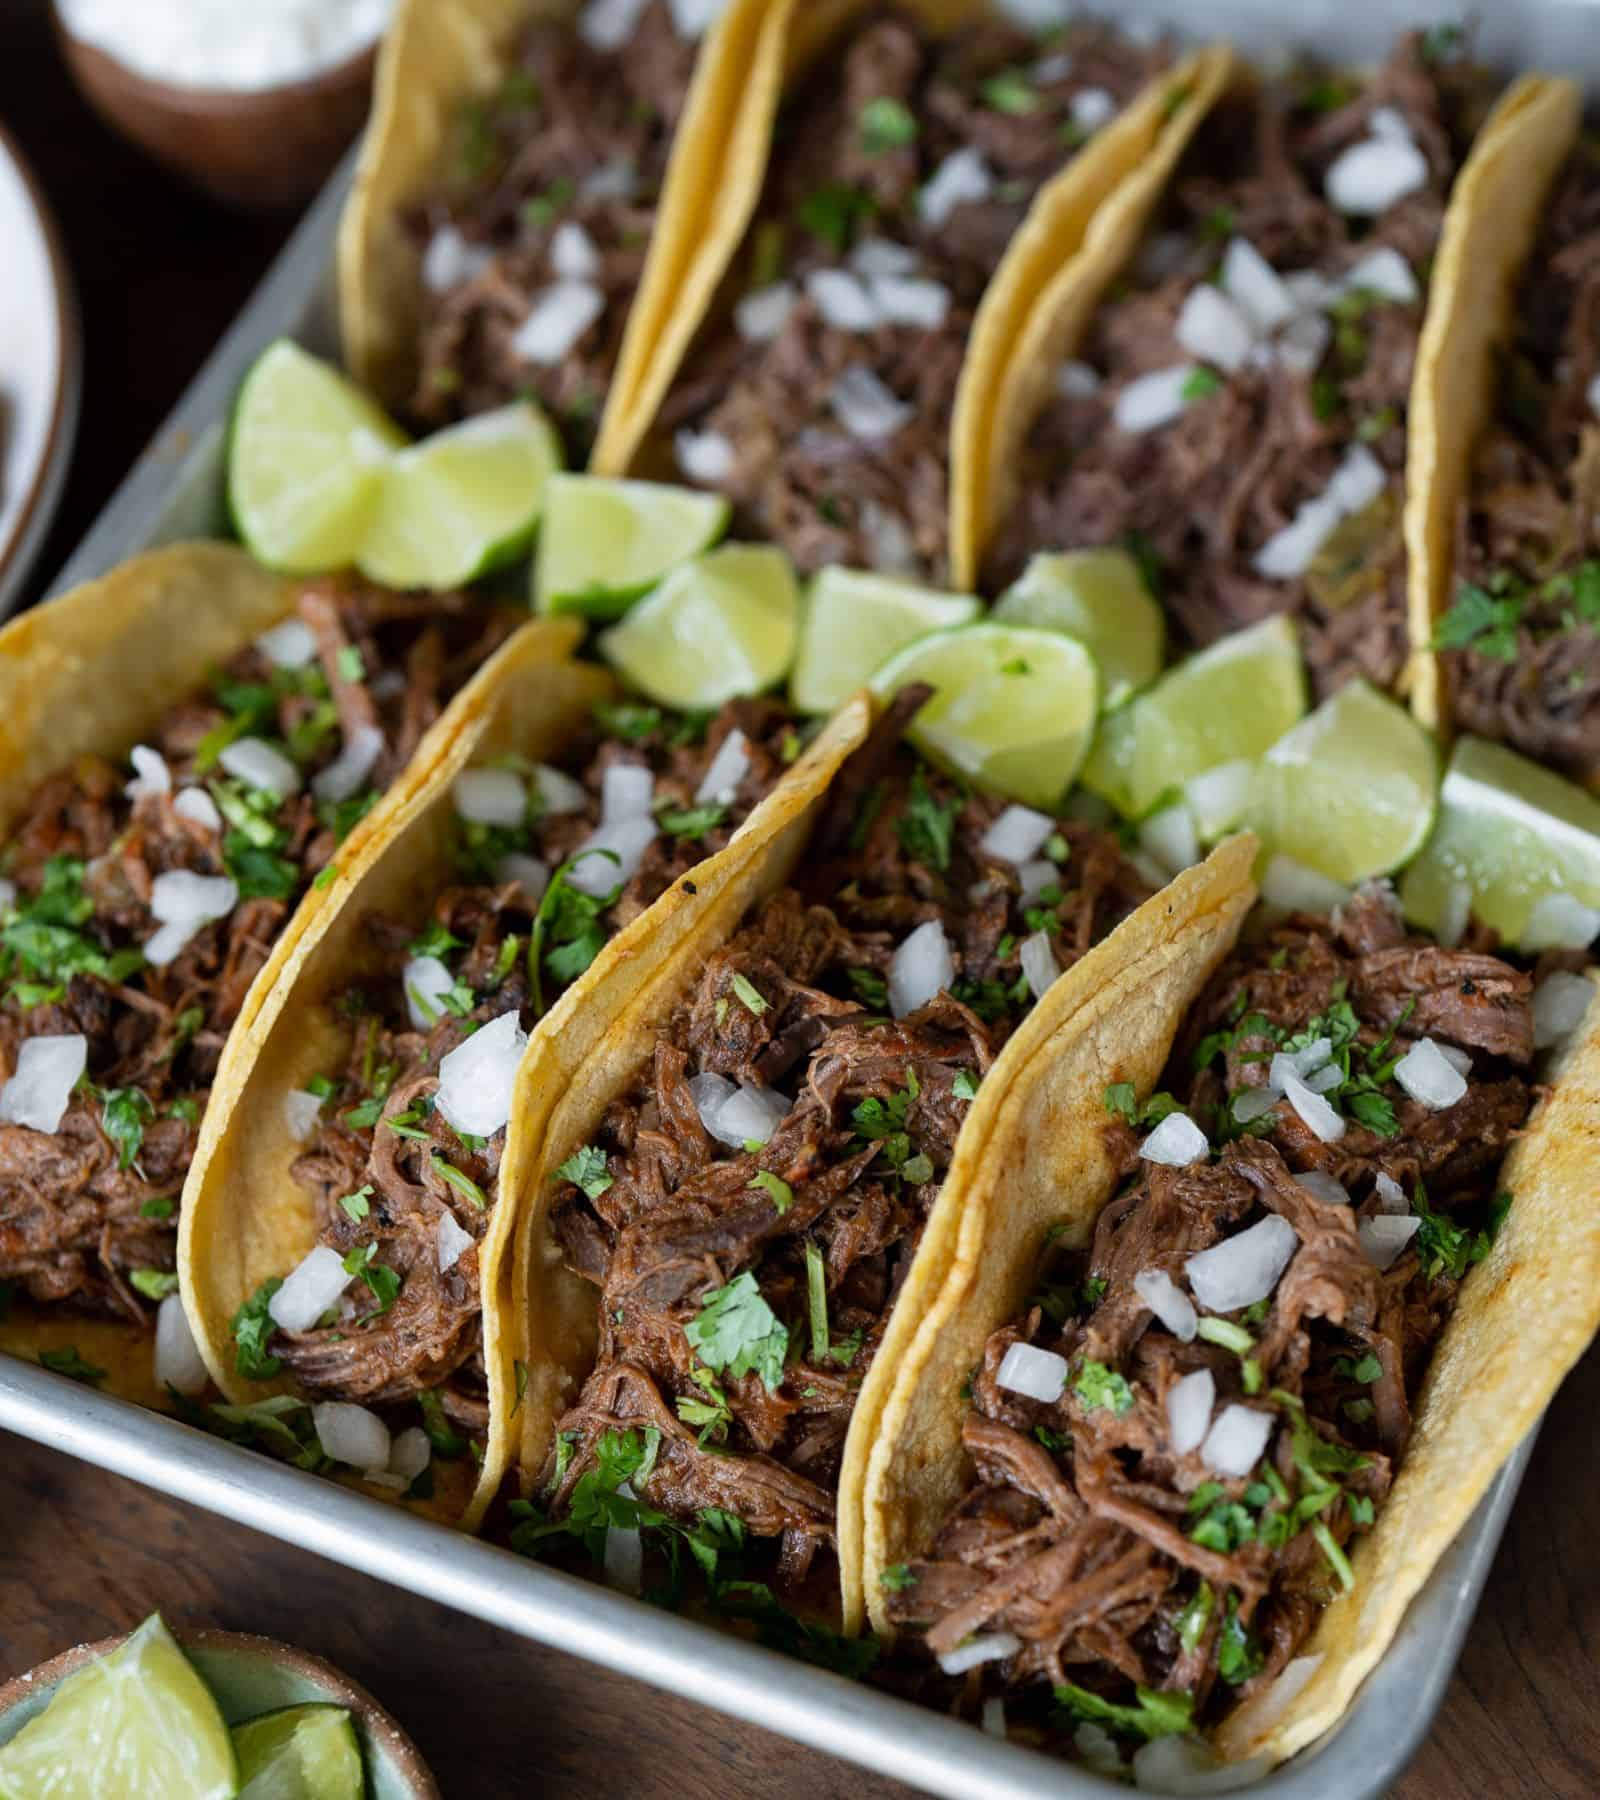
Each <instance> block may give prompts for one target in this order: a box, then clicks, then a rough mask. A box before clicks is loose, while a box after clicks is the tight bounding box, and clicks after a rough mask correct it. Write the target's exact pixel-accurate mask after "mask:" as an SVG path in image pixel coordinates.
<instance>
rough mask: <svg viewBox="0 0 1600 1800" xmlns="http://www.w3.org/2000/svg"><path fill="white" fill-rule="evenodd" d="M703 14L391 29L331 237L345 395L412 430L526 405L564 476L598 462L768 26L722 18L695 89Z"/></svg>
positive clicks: (682, 8) (465, 13) (425, 9)
mask: <svg viewBox="0 0 1600 1800" xmlns="http://www.w3.org/2000/svg"><path fill="white" fill-rule="evenodd" d="M717 10H718V9H717V8H715V7H708V6H704V5H696V4H692V3H687V4H686V3H685V0H632V3H630V0H451V4H449V5H447V6H441V5H438V4H437V3H436V0H406V3H405V4H403V5H401V6H400V7H399V8H398V9H397V12H396V16H395V19H394V22H393V24H392V25H391V27H390V29H389V32H388V34H387V36H386V39H385V42H384V46H383V51H382V54H381V57H380V60H379V67H378V76H377V90H376V96H375V99H374V102H373V115H372V121H371V124H370V125H369V127H368V130H367V136H366V139H365V142H364V145H363V148H362V151H361V159H360V163H359V166H358V168H357V173H356V184H355V188H354V191H353V193H352V195H351V198H350V202H349V204H348V206H347V208H346V211H345V215H344V218H343V221H342V223H341V227H340V237H339V252H338V261H339V297H340V317H341V329H342V332H343V337H344V348H345V358H346V361H347V363H348V365H349V367H350V370H351V372H352V373H353V374H354V375H355V377H356V379H357V380H358V381H360V382H361V383H362V384H363V385H365V386H367V387H369V388H371V389H373V390H374V391H375V392H376V393H377V394H378V396H379V397H380V399H381V400H383V402H384V403H385V404H387V405H388V406H389V407H391V408H392V409H394V410H397V411H399V412H401V413H402V414H404V415H406V416H409V417H410V418H411V419H412V420H413V422H414V423H416V424H418V425H420V426H432V425H438V424H442V423H445V422H448V421H449V420H452V419H456V418H461V417H464V416H466V415H468V414H472V413H477V412H482V411H486V410H488V409H490V408H492V407H496V406H500V405H503V404H505V403H506V402H508V401H510V400H513V399H516V398H518V397H524V398H532V399H534V400H536V401H537V402H538V403H539V404H540V405H541V406H542V407H543V408H544V410H545V411H546V412H547V413H548V414H549V416H550V418H551V419H552V420H553V421H554V422H555V424H556V425H557V427H558V428H559V430H560V431H561V434H562V436H563V438H564V439H565V440H566V444H567V449H568V452H569V454H570V455H571V456H572V457H573V458H574V459H575V460H579V461H581V460H583V459H584V458H586V457H588V456H589V453H590V451H591V449H592V448H595V447H596V446H597V445H600V446H603V445H604V443H605V441H606V440H607V438H608V435H609V433H610V431H611V430H613V429H615V428H616V426H617V425H618V424H620V423H621V422H622V421H623V420H624V418H625V415H626V413H627V410H628V405H629V396H630V395H631V394H632V392H633V390H634V388H635V387H636V385H637V383H638V381H639V379H640V375H641V372H642V370H643V368H644V366H645V363H646V362H647V361H648V358H649V354H650V351H651V349H652V346H653V344H654V340H655V337H656V334H657V332H658V331H659V330H660V329H661V322H662V317H663V315H664V314H666V313H669V312H670V310H671V307H672V304H673V300H674V295H675V288H676V275H677V269H676V259H677V252H678V247H679V246H680V245H683V244H687V243H692V241H693V231H692V219H693V217H694V215H695V214H696V213H697V211H698V210H699V207H700V205H701V199H702V189H703V187H704V185H705V182H706V177H707V171H708V170H709V169H710V168H711V167H713V166H714V165H715V164H716V162H717V161H718V160H719V159H720V152H721V145H722V136H723V131H724V125H725V121H728V120H731V119H732V118H733V117H734V114H735V106H734V96H735V95H737V94H739V93H740V92H742V90H743V87H744V83H745V79H746V75H747V72H748V68H749V64H750V61H751V58H752V56H753V54H754V52H753V49H752V47H751V45H752V39H753V38H754V36H755V35H756V34H757V33H758V32H759V30H760V28H761V15H762V13H763V11H764V10H765V9H764V4H763V0H733V4H732V5H730V6H729V7H728V8H727V17H726V18H725V19H724V20H723V21H722V22H721V24H720V25H719V26H718V27H717V28H716V29H715V30H714V31H713V32H712V35H711V37H710V38H709V39H708V40H707V41H706V46H705V55H704V57H703V58H700V61H699V65H698V72H697V54H698V52H699V49H700V40H701V37H702V34H703V33H704V31H705V28H706V25H707V22H708V20H709V19H710V18H712V17H713V16H714V15H715V13H716V11H717ZM678 144H681V145H682V146H683V149H682V152H681V154H680V153H677V152H675V145H678ZM652 245H654V249H652ZM594 460H595V464H596V466H597V467H598V468H600V469H602V470H604V469H605V468H606V467H607V466H608V464H609V463H610V462H611V461H612V460H613V459H612V458H611V456H610V455H609V453H607V452H606V451H605V450H604V449H603V448H601V449H600V450H599V453H598V454H597V455H596V456H595V459H594Z"/></svg>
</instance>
